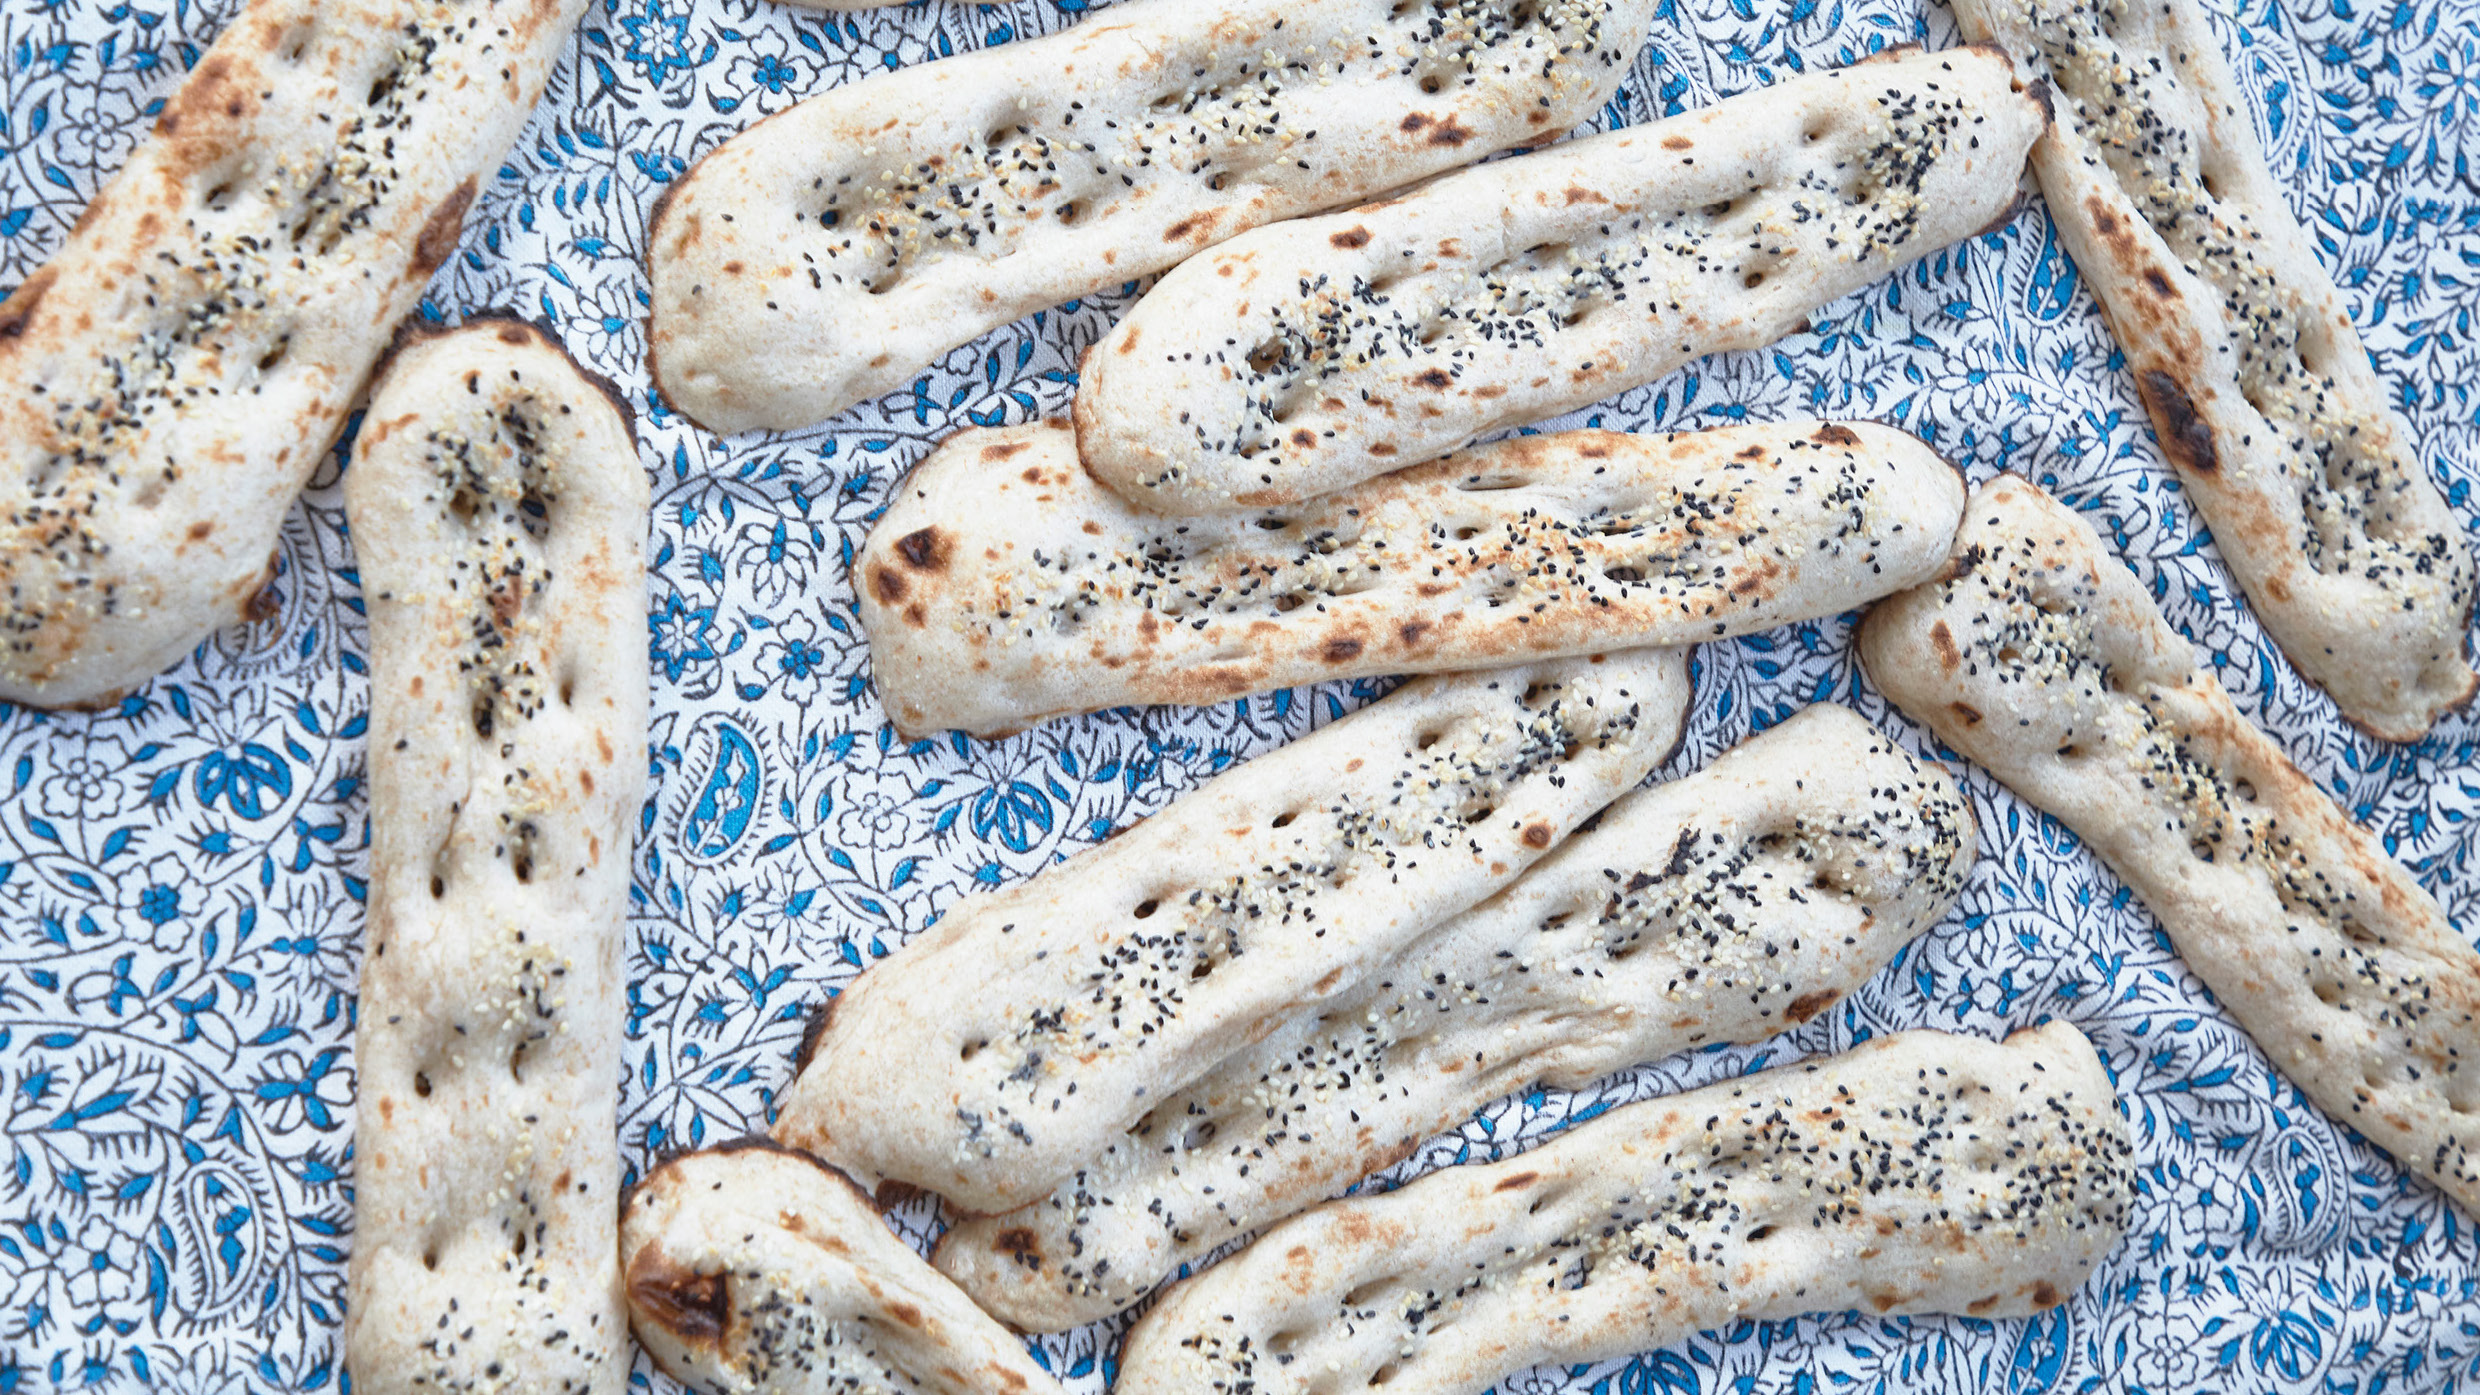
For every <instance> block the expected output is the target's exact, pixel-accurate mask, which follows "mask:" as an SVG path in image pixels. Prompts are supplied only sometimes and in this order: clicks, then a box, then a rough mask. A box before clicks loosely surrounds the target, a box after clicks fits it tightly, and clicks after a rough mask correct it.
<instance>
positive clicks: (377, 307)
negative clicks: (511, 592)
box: [0, 0, 584, 707]
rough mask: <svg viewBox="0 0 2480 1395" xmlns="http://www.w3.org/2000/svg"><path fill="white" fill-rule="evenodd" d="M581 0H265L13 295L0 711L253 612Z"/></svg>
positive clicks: (97, 687) (6, 316)
mask: <svg viewBox="0 0 2480 1395" xmlns="http://www.w3.org/2000/svg"><path fill="white" fill-rule="evenodd" d="M583 9H584V0H496V3H494V2H493V0H447V2H446V3H429V2H428V0H420V2H417V0H341V2H337V0H326V2H323V3H312V0H253V3H251V4H250V5H248V6H247V7H246V8H244V9H243V10H242V11H241V12H240V14H239V15H238V16H237V17H235V18H234V19H233V21H232V22H231V24H230V25H228V26H227V27H226V29H225V30H224V32H223V34H222V35H220V36H219V37H218V38H217V39H216V42H215V43H214V45H213V46H212V47H210V48H209V49H208V50H207V53H206V55H205V56H204V57H203V58H201V59H200V60H199V63H198V66H197V67H196V68H195V69H194V70H192V71H191V73H190V74H189V76H188V77H187V78H186V79H184V80H183V82H182V84H181V86H180V88H179V89H178V90H177V91H175V92H174V93H173V95H172V96H171V98H170V99H169V100H168V101H167V102H166V103H165V104H164V109H163V114H162V115H161V116H160V117H158V118H157V120H156V122H155V129H154V132H153V133H152V134H151V135H150V136H149V137H148V138H147V139H145V140H143V141H141V142H140V143H139V144H138V147H137V149H136V151H135V152H134V153H133V154H132V155H131V156H130V159H129V163H128V165H127V166H126V167H125V168H123V169H122V171H121V172H120V174H119V175H118V176H116V177H115V178H113V179H112V180H111V181H110V182H109V183H107V184H106V185H105V186H104V187H103V189H102V190H101V192H99V193H97V194H96V196H95V199H94V201H93V202H92V203H91V204H89V205H88V206H87V209H86V211H85V213H84V214H83V215H81V216H80V217H79V219H78V222H77V226H76V227H75V228H74V229H72V230H71V232H70V234H69V240H68V242H67V244H66V245H64V246H63V247H62V248H61V249H60V251H59V252H58V253H56V254H55V255H54V256H53V257H52V259H51V260H50V261H49V262H47V263H45V264H44V265H43V266H42V267H40V268H39V269H37V270H36V271H35V273H34V274H33V275H31V276H29V277H27V278H26V280H25V282H24V284H22V285H20V286H19V287H18V288H17V290H16V292H15V293H14V294H13V295H11V296H9V298H8V299H7V300H6V301H0V700H5V701H9V702H21V703H27V704H30V705H33V706H38V707H59V706H75V705H87V704H93V703H96V702H100V701H108V700H109V699H111V698H112V697H113V696H114V695H115V694H116V693H118V692H120V691H122V690H124V689H127V688H130V687H133V686H135V685H137V684H139V683H143V682H145V681H146V680H147V679H149V678H151V677H153V676H154V675H155V674H156V673H158V672H160V671H162V670H163V669H165V668H166V667H169V666H170V665H171V664H173V663H174V662H176V661H177V660H178V659H179V658H180V657H181V656H182V655H183V654H186V653H188V652H189V650H190V649H191V648H193V647H195V646H196V645H197V643H198V641H199V640H201V639H203V638H205V637H206V636H207V635H208V634H209V633H210V632H212V631H214V630H215V629H217V628H219V627H221V626H224V625H229V624H233V623H235V622H236V621H239V620H242V619H244V618H249V619H260V618H264V615H265V611H264V606H265V605H266V604H268V603H269V602H271V601H272V597H269V599H268V601H261V599H260V597H261V593H262V591H263V590H264V588H265V586H266V583H267V582H268V580H269V579H270V577H271V576H272V567H273V562H272V554H273V551H274V548H275V543H276V531H277V528H278V526H279V525H280V524H281V523H282V522H283V518H284V513H285V511H286V509H288V508H289V507H290V506H291V504H292V501H293V496H294V495H296V494H297V493H299V492H300V490H301V485H302V482H303V481H304V480H305V479H307V478H308V477H309V474H310V471H311V470H312V469H313V468H314V467H316V466H317V464H318V462H319V458H320V456H321V455H322V454H324V453H325V451H326V450H327V447H328V444H329V443H330V442H331V441H332V440H333V439H334V438H335V435H336V433H337V431H338V430H339V429H341V427H342V426H343V424H344V417H345V412H346V411H347V409H349V408H350V407H351V406H352V405H353V402H354V399H355V398H356V397H357V396H358V395H359V394H360V392H361V390H362V383H363V379H364V378H365V376H366V375H368V373H369V372H370V369H371V365H372V364H373V363H374V362H376V361H377V359H378V358H379V355H380V353H381V352H382V351H383V350H385V349H386V347H387V345H388V340H389V335H390V334H391V332H392V331H393V330H394V329H395V327H396V324H397V322H398V321H399V320H401V319H402V318H403V317H404V316H405V315H406V314H407V313H409V312H410V311H411V310H412V309H413V308H414V305H415V304H416V303H417V302H418V301H419V299H420V297H421V294H422V288H423V286H424V285H425V283H427V282H428V281H429V280H430V275H431V272H432V270H433V269H434V268H436V267H437V266H438V265H439V264H440V263H441V262H442V261H445V260H446V259H447V257H448V254H449V253H451V252H453V251H454V250H455V249H456V244H457V239H458V236H459V233H460V230H461V228H462V226H463V221H464V217H465V210H466V207H467V206H468V205H469V204H470V203H471V202H472V201H473V198H474V192H475V190H476V188H477V187H478V181H479V179H480V177H481V174H482V172H483V171H484V170H487V169H489V168H491V167H493V166H495V165H496V164H497V163H498V161H499V159H500V156H501V155H502V154H503V153H505V152H506V150H507V147H508V144H509V142H510V141H512V140H514V139H515V137H516V134H517V130H518V128H519V127H520V126H521V125H523V124H524V121H525V117H526V114H527V113H528V112H529V111H531V110H532V109H533V106H534V102H535V100H536V99H537V98H538V97H540V96H541V95H542V89H543V83H544V81H545V79H546V77H547V76H548V74H549V71H550V67H551V62H552V60H553V59H554V58H555V57H556V56H557V55H558V53H559V50H560V48H561V46H562V45H563V44H565V43H566V42H567V38H568V33H569V30H570V28H571V27H572V26H573V25H574V24H575V23H576V20H577V16H578V15H579V14H580V13H581V12H582V11H583Z"/></svg>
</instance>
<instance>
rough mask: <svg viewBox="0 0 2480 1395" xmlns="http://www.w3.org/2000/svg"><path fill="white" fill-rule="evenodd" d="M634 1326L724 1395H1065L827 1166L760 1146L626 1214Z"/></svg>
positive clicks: (673, 1179)
mask: <svg viewBox="0 0 2480 1395" xmlns="http://www.w3.org/2000/svg"><path fill="white" fill-rule="evenodd" d="M620 1253H621V1255H622V1256H623V1261H622V1262H623V1263H624V1264H625V1265H626V1266H627V1281H628V1294H629V1318H630V1321H631V1323H632V1324H633V1325H634V1327H635V1328H636V1331H637V1340H638V1341H640V1342H642V1343H644V1344H645V1347H646V1352H647V1354H648V1355H650V1356H652V1357H653V1358H654V1359H655V1364H656V1365H658V1366H661V1367H662V1368H663V1369H664V1371H665V1372H666V1373H667V1374H669V1375H670V1376H671V1377H672V1378H673V1379H675V1380H677V1381H679V1382H681V1383H682V1384H684V1385H686V1386H688V1387H689V1388H690V1389H691V1390H695V1391H706V1392H716V1395H725V1393H726V1392H729V1395H860V1392H888V1393H889V1395H898V1393H900V1395H1058V1392H1059V1383H1058V1382H1057V1381H1055V1380H1053V1379H1052V1378H1051V1375H1050V1373H1049V1372H1048V1371H1045V1370H1043V1369H1042V1367H1041V1365H1040V1363H1038V1362H1036V1361H1035V1360H1034V1359H1033V1358H1032V1357H1031V1356H1029V1355H1027V1354H1026V1352H1025V1348H1024V1346H1023V1345H1022V1344H1021V1343H1019V1342H1018V1341H1017V1340H1016V1339H1015V1338H1014V1337H1011V1336H1009V1335H1008V1333H1007V1331H1006V1330H1005V1329H1004V1328H1002V1327H1000V1326H999V1324H997V1323H995V1322H993V1321H991V1320H990V1319H989V1318H987V1317H985V1316H983V1315H982V1313H981V1311H980V1310H979V1309H976V1308H975V1307H974V1306H973V1304H972V1303H971V1302H970V1301H969V1300H967V1299H966V1297H965V1296H964V1295H963V1294H962V1293H960V1292H958V1291H957V1289H956V1286H955V1285H954V1284H951V1283H949V1282H948V1281H947V1280H945V1279H944V1278H941V1277H940V1276H939V1274H938V1273H937V1271H935V1270H933V1269H932V1268H931V1267H930V1266H929V1265H927V1264H924V1263H922V1260H921V1256H920V1255H917V1254H915V1253H913V1251H912V1249H911V1248H910V1247H909V1246H907V1245H906V1244H905V1243H904V1242H903V1241H902V1240H899V1239H897V1238H896V1237H895V1235H894V1233H892V1232H891V1231H889V1230H888V1229H887V1225H886V1222H884V1221H882V1220H880V1219H879V1217H878V1212H877V1211H876V1210H874V1209H872V1208H871V1206H870V1203H869V1199H868V1198H867V1197H865V1196H864V1195H862V1193H861V1191H860V1189H859V1188H857V1187H855V1186H854V1185H853V1184H852V1183H851V1182H850V1181H849V1180H847V1179H846V1178H844V1177H843V1176H842V1175H840V1174H838V1173H836V1172H835V1171H834V1170H832V1169H830V1168H829V1167H827V1166H826V1165H825V1164H824V1163H821V1162H818V1161H817V1160H815V1159H813V1158H808V1157H804V1156H802V1155H801V1154H799V1153H795V1152H791V1151H790V1150H787V1149H777V1148H771V1147H768V1146H766V1145H764V1144H763V1143H760V1144H756V1145H754V1146H753V1145H750V1144H737V1145H731V1146H727V1147H724V1148H717V1149H711V1150H709V1151H706V1152H702V1153H690V1154H687V1155H685V1156H682V1157H678V1158H674V1159H672V1160H671V1161H670V1162H667V1163H665V1164H663V1165H662V1166H661V1167H658V1168H656V1169H655V1170H654V1171H653V1172H651V1173H648V1174H647V1175H646V1178H645V1180H644V1181H641V1182H639V1183H638V1184H637V1185H636V1186H635V1187H632V1188H631V1189H630V1190H629V1197H628V1203H627V1205H626V1206H624V1207H623V1208H622V1213H621V1224H620Z"/></svg>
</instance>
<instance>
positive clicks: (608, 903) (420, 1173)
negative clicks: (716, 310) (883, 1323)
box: [344, 320, 647, 1395]
mask: <svg viewBox="0 0 2480 1395" xmlns="http://www.w3.org/2000/svg"><path fill="white" fill-rule="evenodd" d="M344 492H345V510H346V514H347V517H348V519H349V521H350V523H351V525H352V535H353V545H354V553H355V557H356V560H357V562H358V564H359V566H360V571H361V580H362V588H363V598H364V604H365V606H366V608H367V610H368V613H369V616H370V689H371V703H370V802H371V812H370V829H371V849H370V893H369V907H370V917H369V933H368V937H367V942H366V944H365V946H364V950H363V959H362V985H361V1001H360V1006H359V1009H358V1014H357V1017H356V1023H357V1026H356V1031H355V1036H354V1069H355V1076H356V1081H357V1084H356V1100H355V1120H354V1137H353V1147H354V1179H353V1181H354V1192H353V1198H354V1212H353V1251H352V1257H351V1261H350V1265H349V1269H348V1275H347V1279H348V1286H349V1287H348V1302H347V1305H346V1313H345V1333H344V1350H345V1362H346V1365H347V1368H348V1369H349V1370H350V1371H351V1373H352V1380H353V1388H354V1389H355V1390H356V1391H359V1392H367V1393H368V1395H397V1392H412V1391H418V1392H421V1395H443V1393H446V1395H453V1393H454V1392H475V1393H476V1395H492V1392H502V1391H513V1390H526V1391H540V1392H546V1395H552V1393H558V1395H588V1393H589V1392H591V1395H615V1392H618V1391H620V1390H621V1389H623V1388H624V1387H625V1385H626V1383H627V1379H628V1364H629V1362H628V1341H627V1338H626V1336H625V1335H624V1333H623V1331H622V1328H623V1314H622V1312H621V1306H620V1291H619V1269H618V1262H617V1259H616V1253H617V1252H616V1250H615V1244H616V1241H617V1224H618V1223H617V1219H616V1207H617V1204H618V1200H619V1188H620V1146H619V1120H618V1113H617V1110H618V1093H617V1088H616V1081H617V1079H618V1076H619V1072H620V1049H621V1030H622V1028H621V1022H622V1016H623V1009H624V999H625V996H626V988H627V983H628V974H627V938H628V937H627V924H628V888H629V847H630V839H631V836H632V835H633V833H634V831H635V827H636V814H637V810H638V806H639V803H640V802H641V799H642V796H643V790H644V787H645V771H646V764H645V758H644V755H643V752H644V750H645V746H646V707H647V680H646V620H645V616H646V574H645V535H646V507H647V493H646V479H645V476H644V474H643V473H642V471H641V470H640V468H639V466H638V463H637V452H636V448H635V442H634V440H633V438H632V436H631V433H630V430H629V425H628V421H627V417H626V414H625V412H624V411H623V410H622V409H621V408H620V406H619V404H618V403H617V402H616V401H614V400H613V399H612V398H611V397H609V396H608V395H607V394H606V391H605V389H604V387H603V386H602V385H601V384H599V383H597V382H595V381H592V380H589V379H588V378H587V377H586V376H585V375H584V374H582V373H581V372H579V371H578V370H577V369H576V368H575V366H574V365H573V364H571V363H570V362H569V360H568V358H567V357H566V355H565V354H563V353H562V352H561V350H560V348H559V346H558V345H557V344H556V343H554V342H552V341H551V340H550V339H548V338H547V337H546V336H544V335H543V334H541V333H540V332H539V331H536V330H535V329H533V328H531V327H529V326H526V325H523V324H519V323H517V322H515V321H512V320H480V321H476V322H473V323H470V324H468V325H467V326H466V327H465V328H463V329H461V330H457V331H455V332H453V333H448V334H443V335H436V336H426V337H421V338H417V339H415V340H413V341H412V342H411V343H409V344H407V345H406V346H405V347H404V348H402V349H401V350H399V351H398V353H397V354H396V355H395V357H394V358H393V359H392V360H391V362H390V365H389V367H388V368H387V369H386V371H385V372H384V374H383V375H382V377H381V379H380V382H379V384H378V387H377V388H376V390H374V391H373V393H372V395H371V399H370V406H369V410H368V411H367V412H366V413H365V415H364V417H363V426H362V432H361V436H360V438H359V449H358V451H357V454H356V458H355V460H354V462H353V468H352V469H351V470H350V471H349V472H347V474H346V476H345V486H344Z"/></svg>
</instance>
